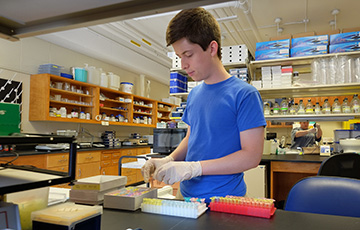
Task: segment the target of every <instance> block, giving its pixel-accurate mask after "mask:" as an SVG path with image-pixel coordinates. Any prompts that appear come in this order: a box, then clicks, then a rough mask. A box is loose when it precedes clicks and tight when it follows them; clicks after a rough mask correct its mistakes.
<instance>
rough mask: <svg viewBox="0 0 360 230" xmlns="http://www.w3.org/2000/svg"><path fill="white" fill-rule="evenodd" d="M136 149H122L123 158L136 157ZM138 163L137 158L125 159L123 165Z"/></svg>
mask: <svg viewBox="0 0 360 230" xmlns="http://www.w3.org/2000/svg"><path fill="white" fill-rule="evenodd" d="M136 153H137V152H136V149H122V150H121V156H136ZM132 161H136V159H135V158H124V159H123V160H122V162H121V163H126V162H132Z"/></svg>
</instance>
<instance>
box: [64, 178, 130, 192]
mask: <svg viewBox="0 0 360 230" xmlns="http://www.w3.org/2000/svg"><path fill="white" fill-rule="evenodd" d="M126 182H127V177H126V176H107V175H98V176H93V177H87V178H83V179H79V180H78V181H76V182H74V184H75V185H73V186H72V187H71V189H72V190H94V191H105V190H109V189H112V188H118V187H121V186H125V185H126Z"/></svg>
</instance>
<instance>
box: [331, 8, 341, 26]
mask: <svg viewBox="0 0 360 230" xmlns="http://www.w3.org/2000/svg"><path fill="white" fill-rule="evenodd" d="M339 13H340V10H339V9H333V10H332V11H331V14H332V15H334V20H332V21H334V23H333V24H330V25H331V26H333V29H334V30H336V15H338V14H339ZM330 23H331V21H330Z"/></svg>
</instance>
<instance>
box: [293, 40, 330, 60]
mask: <svg viewBox="0 0 360 230" xmlns="http://www.w3.org/2000/svg"><path fill="white" fill-rule="evenodd" d="M328 43H329V36H328V35H319V36H308V37H299V38H293V39H292V40H291V50H290V56H291V57H302V56H312V55H319V54H327V53H328Z"/></svg>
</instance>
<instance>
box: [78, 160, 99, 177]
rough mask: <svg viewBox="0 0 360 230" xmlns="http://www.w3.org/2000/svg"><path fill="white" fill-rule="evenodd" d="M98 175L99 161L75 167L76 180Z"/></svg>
mask: <svg viewBox="0 0 360 230" xmlns="http://www.w3.org/2000/svg"><path fill="white" fill-rule="evenodd" d="M99 174H100V161H98V162H92V163H86V164H77V165H76V179H80V178H85V177H91V176H97V175H99Z"/></svg>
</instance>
